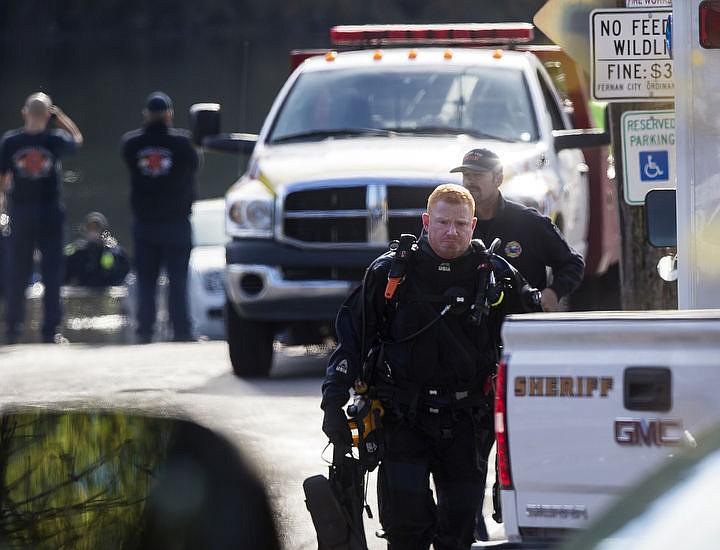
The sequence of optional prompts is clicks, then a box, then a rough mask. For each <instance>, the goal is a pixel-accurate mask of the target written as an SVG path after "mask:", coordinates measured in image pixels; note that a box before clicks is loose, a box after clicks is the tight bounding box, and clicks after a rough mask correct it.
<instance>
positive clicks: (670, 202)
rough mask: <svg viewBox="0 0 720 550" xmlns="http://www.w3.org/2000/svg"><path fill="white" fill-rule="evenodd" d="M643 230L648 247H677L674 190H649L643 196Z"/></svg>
mask: <svg viewBox="0 0 720 550" xmlns="http://www.w3.org/2000/svg"><path fill="white" fill-rule="evenodd" d="M645 228H646V231H647V239H648V243H650V246H654V247H655V248H667V247H675V246H677V213H676V210H675V189H651V190H650V191H648V193H647V195H645Z"/></svg>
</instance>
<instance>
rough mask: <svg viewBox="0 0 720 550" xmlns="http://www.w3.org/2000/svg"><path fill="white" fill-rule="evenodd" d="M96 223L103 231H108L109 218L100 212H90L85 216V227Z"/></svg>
mask: <svg viewBox="0 0 720 550" xmlns="http://www.w3.org/2000/svg"><path fill="white" fill-rule="evenodd" d="M91 223H95V224H97V225H99V226H100V228H101V229H107V226H108V221H107V218H106V217H105V216H104V215H103V214H102V213H100V212H90V213H89V214H88V215H87V216H85V225H90V224H91Z"/></svg>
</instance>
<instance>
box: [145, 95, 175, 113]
mask: <svg viewBox="0 0 720 550" xmlns="http://www.w3.org/2000/svg"><path fill="white" fill-rule="evenodd" d="M172 108H173V106H172V99H170V96H168V95H167V94H166V93H165V92H159V91H158V92H153V93H151V94H150V95H149V96H148V97H147V99H146V100H145V110H146V111H148V112H150V113H163V112H165V111H169V110H170V109H172Z"/></svg>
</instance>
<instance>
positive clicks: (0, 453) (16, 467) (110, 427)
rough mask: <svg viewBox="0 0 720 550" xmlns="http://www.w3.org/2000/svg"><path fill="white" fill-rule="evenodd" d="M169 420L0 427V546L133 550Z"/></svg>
mask: <svg viewBox="0 0 720 550" xmlns="http://www.w3.org/2000/svg"><path fill="white" fill-rule="evenodd" d="M170 426H171V423H170V422H169V421H167V420H163V419H159V418H148V417H143V416H133V415H126V414H120V413H117V414H116V413H97V412H88V413H72V412H68V413H48V412H44V411H41V412H26V413H19V414H11V415H6V416H3V417H2V420H0V481H1V485H0V542H7V543H10V544H11V545H12V546H19V547H32V548H53V549H55V548H57V549H60V548H73V549H75V548H77V549H86V548H87V549H91V548H109V547H118V548H119V547H120V545H121V544H123V543H122V542H121V541H124V542H125V543H129V546H130V547H136V546H137V544H138V542H139V541H138V537H139V536H140V532H139V530H138V528H137V526H138V525H140V524H141V522H142V514H143V511H144V509H145V503H146V500H147V496H148V492H149V488H150V484H151V482H152V479H153V475H154V473H155V472H156V470H157V469H158V466H159V463H160V462H161V461H162V459H163V458H164V456H165V454H166V452H167V448H168V444H169V443H170V441H169V440H170V433H171V432H170V429H169V428H170Z"/></svg>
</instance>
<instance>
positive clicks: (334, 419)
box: [322, 402, 352, 446]
mask: <svg viewBox="0 0 720 550" xmlns="http://www.w3.org/2000/svg"><path fill="white" fill-rule="evenodd" d="M322 409H323V411H325V416H324V418H323V424H322V430H323V432H325V435H327V436H328V438H329V439H330V442H331V443H332V444H333V445H344V446H350V445H352V435H351V434H350V427H349V426H348V421H347V417H346V416H345V411H343V409H342V405H338V404H335V403H325V402H323V404H322Z"/></svg>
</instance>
